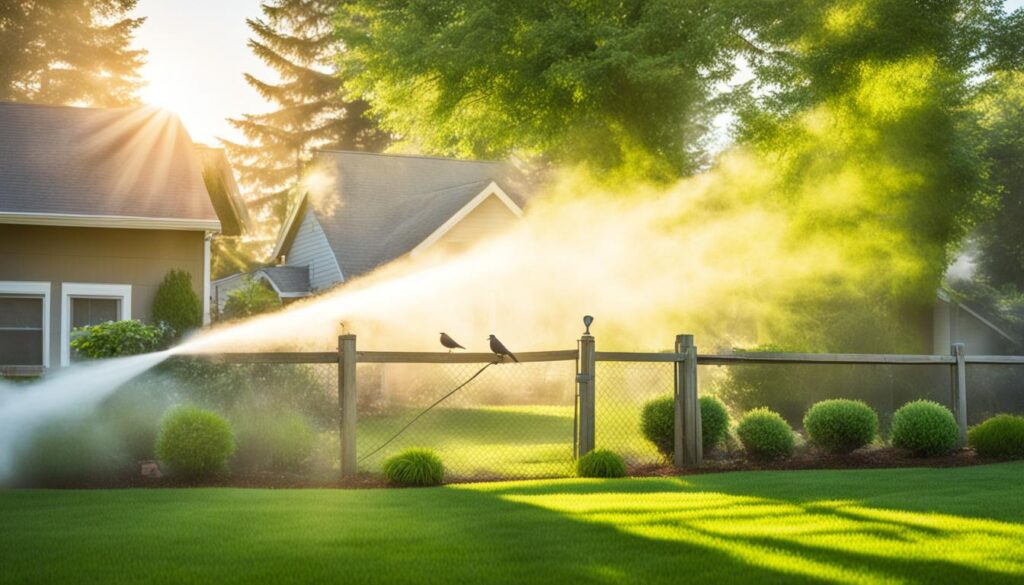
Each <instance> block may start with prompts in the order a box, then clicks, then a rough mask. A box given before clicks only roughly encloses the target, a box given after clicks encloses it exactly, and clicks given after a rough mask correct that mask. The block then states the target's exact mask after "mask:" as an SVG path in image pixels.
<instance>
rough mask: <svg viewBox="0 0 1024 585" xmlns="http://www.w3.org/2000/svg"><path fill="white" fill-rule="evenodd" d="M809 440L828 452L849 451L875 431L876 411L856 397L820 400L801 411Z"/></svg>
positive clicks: (871, 436) (865, 443)
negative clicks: (804, 412)
mask: <svg viewBox="0 0 1024 585" xmlns="http://www.w3.org/2000/svg"><path fill="white" fill-rule="evenodd" d="M804 430H806V431H807V435H808V437H809V438H810V440H811V442H812V443H813V444H814V445H815V446H817V447H818V448H819V449H822V450H824V451H826V452H828V453H850V452H852V451H854V450H856V449H859V448H861V447H863V446H864V445H867V444H868V443H870V442H871V441H872V440H874V438H875V434H876V433H878V415H877V414H875V411H874V410H872V409H871V407H870V406H868V405H867V404H865V403H864V402H862V401H860V400H845V399H837V400H822V401H821V402H818V403H816V404H815V405H814V406H812V407H811V408H810V409H809V410H808V411H807V414H805V415H804Z"/></svg>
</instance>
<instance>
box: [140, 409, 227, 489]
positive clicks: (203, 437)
mask: <svg viewBox="0 0 1024 585" xmlns="http://www.w3.org/2000/svg"><path fill="white" fill-rule="evenodd" d="M234 451H235V439H234V436H233V435H232V433H231V425H230V424H228V422H227V421H226V420H224V419H223V418H222V417H221V416H220V415H218V414H217V413H215V412H211V411H208V410H203V409H201V408H196V407H194V406H182V407H179V408H176V409H174V410H173V411H171V412H170V413H168V415H167V416H166V417H164V420H163V423H162V424H161V426H160V435H159V436H158V437H157V440H156V455H157V458H159V459H160V461H162V462H164V463H165V464H167V466H168V470H169V471H170V472H171V473H173V474H176V475H179V476H182V477H186V478H192V479H201V478H207V477H211V476H213V475H216V474H218V473H220V472H222V471H225V470H226V469H227V464H228V459H229V458H230V457H231V454H232V453H234Z"/></svg>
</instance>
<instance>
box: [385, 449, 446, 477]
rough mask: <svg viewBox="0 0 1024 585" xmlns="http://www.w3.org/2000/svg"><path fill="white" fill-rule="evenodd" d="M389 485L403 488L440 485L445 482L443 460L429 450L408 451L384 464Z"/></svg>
mask: <svg viewBox="0 0 1024 585" xmlns="http://www.w3.org/2000/svg"><path fill="white" fill-rule="evenodd" d="M382 470H383V472H384V478H385V479H387V481H388V483H391V484H394V485H401V486H431V485H440V484H441V482H443V481H444V465H443V464H442V463H441V458H440V457H438V456H437V454H436V453H434V452H433V451H431V450H429V449H406V450H405V451H402V452H401V453H399V454H397V455H393V456H391V457H389V458H388V459H387V461H385V462H384V467H383V468H382Z"/></svg>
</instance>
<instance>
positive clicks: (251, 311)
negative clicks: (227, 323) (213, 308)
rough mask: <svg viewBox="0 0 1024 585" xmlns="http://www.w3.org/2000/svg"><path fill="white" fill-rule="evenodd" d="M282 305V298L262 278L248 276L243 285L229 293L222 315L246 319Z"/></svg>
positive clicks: (229, 317) (226, 317)
mask: <svg viewBox="0 0 1024 585" xmlns="http://www.w3.org/2000/svg"><path fill="white" fill-rule="evenodd" d="M280 306H281V299H279V298H278V297H277V293H275V292H274V291H273V290H271V289H270V287H269V286H267V285H266V283H264V282H263V281H262V280H259V279H251V278H247V279H246V280H245V282H243V283H242V286H240V287H238V288H236V289H235V290H233V291H231V292H229V293H228V300H227V301H226V302H225V303H224V311H223V313H222V317H223V318H225V319H244V318H246V317H251V316H253V315H259V314H260V313H266V312H267V311H272V310H274V309H276V308H278V307H280Z"/></svg>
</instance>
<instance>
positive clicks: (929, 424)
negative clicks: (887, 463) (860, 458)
mask: <svg viewBox="0 0 1024 585" xmlns="http://www.w3.org/2000/svg"><path fill="white" fill-rule="evenodd" d="M889 436H890V439H891V440H892V444H893V446H895V447H899V448H901V449H907V450H909V451H913V453H914V454H915V455H918V456H924V457H927V456H934V455H945V454H946V453H949V452H951V451H953V450H954V449H956V445H957V441H958V440H959V436H960V429H959V427H957V424H956V419H954V418H953V413H952V412H950V411H949V409H948V408H946V407H945V406H942V405H941V404H939V403H937V402H932V401H930V400H915V401H914V402H908V403H906V404H904V405H903V406H901V407H900V408H899V409H898V410H897V411H896V412H894V413H893V415H892V427H891V429H890V433H889Z"/></svg>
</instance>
